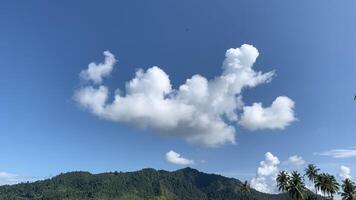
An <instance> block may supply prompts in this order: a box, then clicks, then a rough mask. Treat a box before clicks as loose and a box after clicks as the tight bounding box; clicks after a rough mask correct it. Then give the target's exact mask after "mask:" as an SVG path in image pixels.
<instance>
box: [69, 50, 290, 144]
mask: <svg viewBox="0 0 356 200" xmlns="http://www.w3.org/2000/svg"><path fill="white" fill-rule="evenodd" d="M104 54H105V61H104V63H101V64H94V63H91V64H90V65H89V67H88V69H87V70H86V71H83V72H81V77H82V78H83V77H84V78H83V79H84V80H88V81H89V82H90V81H92V82H94V83H95V84H100V83H101V82H102V78H103V77H104V76H108V75H109V74H110V72H111V70H112V68H113V66H114V63H115V61H116V60H115V58H114V56H113V55H112V54H111V53H109V52H106V53H104ZM258 55H259V53H258V51H257V49H256V48H255V47H253V46H251V45H246V44H245V45H242V46H241V47H240V48H236V49H229V50H227V51H226V54H225V60H224V62H223V72H222V74H221V75H220V76H216V77H215V78H213V79H211V80H208V79H206V78H205V77H203V76H201V75H194V76H192V77H191V78H189V79H187V80H186V82H185V83H184V84H182V85H180V86H179V87H177V89H174V88H173V87H172V85H171V82H170V79H169V76H168V74H166V73H165V72H164V71H163V70H162V69H161V68H159V67H157V66H154V67H151V68H148V69H147V70H146V71H145V70H142V69H140V70H138V71H137V72H136V75H135V77H134V78H133V79H132V80H130V81H128V82H127V83H126V88H125V89H126V90H125V93H120V92H117V93H116V94H115V95H114V100H113V101H112V102H108V96H109V90H108V88H107V87H105V86H103V85H98V86H93V85H90V84H89V85H86V86H85V85H84V86H82V87H81V88H80V89H79V90H77V91H76V92H75V94H74V98H75V100H76V101H77V102H78V103H79V104H80V105H81V106H83V107H84V108H87V109H88V110H90V111H91V112H92V113H93V114H95V115H97V116H99V117H101V118H104V119H109V120H112V121H117V122H125V123H130V124H132V125H135V126H139V127H142V128H153V129H155V130H157V131H158V132H160V133H163V134H166V135H174V136H179V137H182V138H184V139H185V140H186V141H188V142H190V143H198V144H203V145H206V146H211V147H213V146H218V145H222V144H225V143H235V127H234V126H233V124H236V122H237V123H238V119H239V117H238V111H241V109H242V107H243V102H242V96H241V91H242V89H243V88H252V87H255V86H257V85H259V84H262V83H268V82H270V81H271V79H272V77H273V75H274V72H273V71H270V72H267V73H262V72H256V71H254V70H253V69H252V66H253V64H254V63H255V61H256V59H257V57H258ZM104 69H105V70H104ZM83 74H84V75H83ZM85 77H86V78H85ZM254 105H255V104H254ZM256 105H257V104H256ZM293 107H294V102H293V101H292V100H290V99H289V98H287V97H278V98H277V99H276V100H275V102H273V104H272V106H271V107H270V108H266V109H264V108H262V110H263V111H262V113H261V111H260V110H258V109H257V110H253V109H252V110H251V109H249V107H244V109H243V110H244V114H243V117H242V122H241V123H240V124H241V125H243V126H248V127H251V126H254V127H256V128H251V129H261V128H284V127H285V126H287V125H289V124H290V123H291V122H292V121H293V120H294V119H295V118H294V112H293ZM245 110H250V111H248V112H246V111H245ZM254 112H257V114H255V113H254ZM252 116H257V118H256V119H253V118H252ZM267 124H268V125H267Z"/></svg>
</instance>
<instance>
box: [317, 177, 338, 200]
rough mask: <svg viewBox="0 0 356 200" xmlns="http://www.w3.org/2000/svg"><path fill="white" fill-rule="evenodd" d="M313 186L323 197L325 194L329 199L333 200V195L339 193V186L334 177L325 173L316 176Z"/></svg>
mask: <svg viewBox="0 0 356 200" xmlns="http://www.w3.org/2000/svg"><path fill="white" fill-rule="evenodd" d="M315 186H316V188H317V189H320V190H321V191H322V192H323V195H324V196H326V194H327V195H328V196H330V197H331V199H333V198H334V194H335V193H337V192H338V191H339V184H338V183H337V181H336V179H335V177H334V176H332V175H330V174H327V173H322V174H319V175H318V176H317V179H316V181H315Z"/></svg>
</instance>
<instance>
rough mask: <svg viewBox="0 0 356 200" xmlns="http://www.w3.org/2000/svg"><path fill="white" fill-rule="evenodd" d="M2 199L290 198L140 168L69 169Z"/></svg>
mask: <svg viewBox="0 0 356 200" xmlns="http://www.w3.org/2000/svg"><path fill="white" fill-rule="evenodd" d="M0 199H1V200H3V199H4V200H13V199H16V200H20V199H43V200H45V199H49V200H56V199H66V200H82V199H83V200H84V199H93V200H94V199H95V200H109V199H110V200H125V199H130V200H131V199H132V200H141V199H153V200H164V199H167V200H168V199H172V200H173V199H174V200H188V199H194V200H213V199H214V200H215V199H216V200H230V199H269V200H282V199H289V198H288V196H287V195H286V194H280V195H270V194H264V193H260V192H257V191H255V190H253V189H250V191H246V190H244V188H243V186H242V183H241V182H240V181H239V180H237V179H233V178H226V177H223V176H220V175H215V174H206V173H202V172H199V171H197V170H195V169H191V168H185V169H181V170H177V171H174V172H168V171H163V170H158V171H157V170H154V169H143V170H141V171H137V172H126V173H121V172H114V173H102V174H90V173H88V172H70V173H65V174H60V175H58V176H56V177H53V178H51V179H47V180H43V181H37V182H33V183H21V184H17V185H12V186H1V187H0Z"/></svg>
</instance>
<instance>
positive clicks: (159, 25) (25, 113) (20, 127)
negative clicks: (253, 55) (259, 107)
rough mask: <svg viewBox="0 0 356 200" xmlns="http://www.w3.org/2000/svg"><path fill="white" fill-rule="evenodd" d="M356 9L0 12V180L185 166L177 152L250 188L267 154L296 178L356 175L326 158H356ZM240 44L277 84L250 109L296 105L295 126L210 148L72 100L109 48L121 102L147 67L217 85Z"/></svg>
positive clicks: (246, 4) (261, 92) (258, 94)
mask: <svg viewBox="0 0 356 200" xmlns="http://www.w3.org/2000/svg"><path fill="white" fill-rule="evenodd" d="M355 6H356V5H355V2H353V1H351V0H350V1H343V2H340V1H328V2H325V1H313V2H311V1H298V2H288V3H287V2H285V1H282V0H280V1H268V2H267V1H264V2H261V1H251V0H249V1H235V0H231V1H230V0H228V1H224V2H223V3H222V2H215V1H194V2H191V1H167V0H164V1H163V0H162V1H156V0H155V1H149V2H148V1H147V2H143V1H135V0H133V1H125V2H124V1H101V2H98V1H85V2H84V1H82V2H80V1H77V2H72V1H62V2H56V3H55V2H51V3H49V2H48V1H35V2H31V3H30V2H21V3H18V2H17V3H16V2H13V1H11V2H10V1H7V2H5V1H4V2H1V3H0V24H1V31H0V44H1V48H0V60H1V67H0V74H1V78H0V89H1V98H0V136H1V145H0V153H1V159H0V171H2V172H6V173H11V174H16V175H17V176H19V177H24V178H23V179H29V178H34V179H36V178H43V177H49V176H53V175H56V174H58V173H60V172H66V171H73V170H85V171H90V172H93V173H99V172H104V171H114V170H117V171H128V170H130V171H131V170H137V169H141V168H145V167H153V168H157V169H166V170H175V169H178V168H181V167H183V166H182V165H175V164H172V163H170V162H167V161H166V159H165V154H166V153H167V152H168V151H170V150H174V151H175V152H178V153H179V154H181V155H182V156H184V157H186V158H188V159H191V160H194V161H195V164H193V165H191V166H192V167H194V168H197V169H199V170H203V171H206V172H217V173H222V174H225V175H228V176H233V177H237V178H240V179H247V180H250V179H251V178H253V177H254V176H256V175H255V174H256V169H257V167H258V166H259V162H260V161H262V160H264V155H265V153H266V152H271V153H273V155H275V156H277V157H278V158H279V160H280V162H281V164H279V168H284V167H285V168H288V167H290V168H298V167H294V166H288V165H287V164H283V163H284V162H283V161H285V160H287V159H288V157H290V156H292V155H299V156H301V157H302V158H303V159H304V160H305V161H306V162H307V163H309V162H312V163H315V164H317V165H318V166H319V167H320V168H322V169H323V170H325V171H330V172H332V173H334V174H337V173H339V167H340V165H346V166H348V167H349V168H351V174H353V172H354V171H353V169H354V170H356V158H355V157H353V156H348V157H346V158H345V157H344V158H333V157H332V156H330V155H334V154H335V153H334V154H333V152H329V153H328V152H327V151H331V150H335V149H348V150H349V151H346V152H347V153H351V154H352V153H354V151H353V149H352V148H353V147H355V146H356V145H355V142H354V141H355V139H356V136H355V134H354V132H355V130H356V125H355V120H356V116H355V111H356V110H355V109H356V108H355V102H354V101H353V100H352V95H353V94H354V93H356V88H355V85H356V79H355V74H356V67H355V65H356V58H355V56H354V51H355V47H356V39H355V37H354V36H355V35H356V28H355V27H356V24H355V23H356V22H355V20H354V19H355V17H356V12H355ZM243 44H250V45H253V46H254V47H255V48H257V49H258V51H259V56H258V58H257V61H256V63H255V64H254V66H253V69H254V70H256V71H262V72H268V71H272V70H274V71H275V76H274V77H273V79H272V81H271V82H269V83H266V84H260V85H258V86H256V87H254V88H249V89H244V90H243V92H242V93H241V95H242V99H243V102H244V103H245V105H246V106H251V105H252V104H253V103H254V102H262V103H263V106H264V107H268V106H270V105H271V103H272V102H273V101H274V100H275V98H276V97H278V96H288V98H290V99H291V100H293V101H294V102H295V107H294V109H293V114H294V117H295V118H297V120H295V121H293V122H291V123H290V125H288V126H285V128H284V129H269V128H267V129H262V130H255V131H250V130H248V129H246V128H244V127H243V126H241V125H238V124H237V123H229V124H230V125H232V126H233V127H234V128H235V130H236V133H235V134H234V135H235V138H236V144H231V142H226V143H224V144H222V145H219V146H218V147H214V148H211V147H207V146H205V145H200V144H191V143H189V142H186V140H185V139H184V138H182V137H180V136H177V134H176V133H175V134H174V136H165V134H162V133H161V131H160V130H157V129H155V128H150V127H148V128H146V129H142V128H138V127H137V126H136V125H135V122H136V121H133V122H130V121H129V122H128V123H127V122H123V121H119V122H113V121H112V120H106V119H103V118H100V117H98V116H96V115H95V114H93V113H91V112H90V111H89V110H88V109H85V108H83V107H81V106H80V105H78V102H76V100H75V99H74V98H73V95H74V94H75V93H76V91H78V90H79V89H80V88H82V87H85V86H83V83H82V82H81V81H80V79H79V73H80V72H81V71H82V70H85V69H87V67H88V64H89V63H91V62H96V63H100V62H103V60H104V56H103V52H104V51H106V50H109V51H110V52H111V53H112V54H113V55H115V58H116V59H117V60H118V61H117V65H115V67H114V68H113V70H112V72H111V74H110V75H109V76H108V77H105V79H104V81H103V83H104V84H105V85H106V86H107V87H108V88H109V90H110V92H111V93H110V95H111V96H110V101H111V100H112V98H113V93H114V90H115V89H116V88H120V90H121V91H122V92H124V93H125V83H126V82H127V81H130V80H131V79H132V78H134V76H135V72H136V70H137V69H138V68H142V69H144V70H147V69H148V68H150V67H152V66H159V68H160V69H161V70H163V71H164V72H165V73H166V74H168V75H169V79H170V82H171V85H172V86H173V88H175V89H178V87H179V86H180V85H182V84H184V83H185V82H186V79H188V78H191V76H192V75H194V74H200V75H202V76H204V77H206V78H207V79H208V80H211V79H212V78H214V77H216V76H219V75H220V74H221V72H222V68H221V67H222V62H223V60H224V58H225V51H226V50H227V49H229V48H239V47H240V46H241V45H243ZM90 84H92V83H90ZM94 87H96V86H95V84H94ZM239 116H240V115H239ZM317 153H319V154H320V153H324V154H325V155H329V156H321V155H317ZM334 157H335V156H334ZM202 160H204V162H201V161H202ZM302 167H303V166H299V168H302Z"/></svg>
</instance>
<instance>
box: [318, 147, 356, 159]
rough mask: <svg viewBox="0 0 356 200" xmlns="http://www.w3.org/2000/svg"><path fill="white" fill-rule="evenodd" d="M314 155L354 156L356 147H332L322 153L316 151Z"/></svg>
mask: <svg viewBox="0 0 356 200" xmlns="http://www.w3.org/2000/svg"><path fill="white" fill-rule="evenodd" d="M316 155H320V156H330V157H333V158H350V157H355V156H356V148H350V149H333V150H330V151H325V152H322V153H316Z"/></svg>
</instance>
